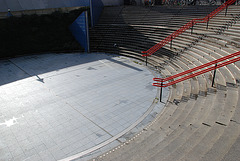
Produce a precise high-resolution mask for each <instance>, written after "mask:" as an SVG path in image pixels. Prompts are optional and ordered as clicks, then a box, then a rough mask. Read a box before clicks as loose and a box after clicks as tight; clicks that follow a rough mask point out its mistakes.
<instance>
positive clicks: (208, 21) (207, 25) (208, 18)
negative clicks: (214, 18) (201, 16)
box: [207, 16, 209, 29]
mask: <svg viewBox="0 0 240 161" xmlns="http://www.w3.org/2000/svg"><path fill="white" fill-rule="evenodd" d="M208 24H209V16H208V20H207V29H208Z"/></svg>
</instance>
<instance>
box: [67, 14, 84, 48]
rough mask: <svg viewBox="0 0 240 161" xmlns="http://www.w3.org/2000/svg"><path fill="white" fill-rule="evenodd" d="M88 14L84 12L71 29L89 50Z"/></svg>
mask: <svg viewBox="0 0 240 161" xmlns="http://www.w3.org/2000/svg"><path fill="white" fill-rule="evenodd" d="M87 25H88V24H87V22H86V12H83V13H82V14H81V15H80V16H79V17H78V18H77V19H76V20H75V21H74V22H73V23H72V24H71V25H70V27H69V29H70V31H71V32H72V34H73V36H74V37H75V39H76V40H77V41H78V42H79V43H80V45H81V46H82V47H84V49H85V52H87V50H88V39H87Z"/></svg>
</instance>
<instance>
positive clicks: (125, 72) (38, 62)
mask: <svg viewBox="0 0 240 161" xmlns="http://www.w3.org/2000/svg"><path fill="white" fill-rule="evenodd" d="M152 78H153V74H152V73H151V71H149V70H148V69H147V68H146V67H145V66H144V65H141V63H140V62H138V61H137V60H134V59H130V58H126V57H122V56H116V55H107V54H79V53H77V54H58V55H57V54H45V55H33V56H25V57H19V58H13V59H8V60H0V102H1V104H0V160H16V161H17V160H18V161H19V160H29V161H30V160H31V161H34V160H40V161H41V160H42V161H46V160H50V161H51V160H53V161H54V160H60V159H64V158H67V157H70V156H72V155H75V154H79V153H81V152H83V151H86V150H88V149H90V148H93V147H95V146H96V145H100V144H101V143H104V142H106V141H107V140H109V139H111V138H113V137H114V136H116V135H118V134H119V133H121V132H122V131H124V130H126V129H127V128H129V127H130V126H131V125H132V124H134V123H135V122H136V121H137V120H138V119H139V118H140V117H141V116H143V115H144V114H145V113H146V112H147V111H148V109H149V107H152V104H153V102H154V101H156V99H155V98H156V97H157V88H155V87H153V86H152V85H151V84H152ZM167 90H168V89H164V94H165V95H164V100H165V101H166V100H167V97H168V91H167ZM163 106H164V104H161V105H157V106H156V107H158V112H160V110H161V109H162V108H163ZM135 130H136V129H135ZM123 141H125V140H124V137H121V138H118V139H117V140H115V141H113V142H111V144H109V145H108V146H106V147H104V148H105V149H104V148H103V149H101V150H102V151H99V152H98V153H97V152H95V153H96V155H98V154H100V153H102V152H104V151H106V150H108V149H111V148H113V147H115V146H117V145H118V144H120V143H121V142H123ZM88 159H89V158H88ZM80 160H86V158H85V159H84V158H83V159H80Z"/></svg>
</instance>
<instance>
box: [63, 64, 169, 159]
mask: <svg viewBox="0 0 240 161" xmlns="http://www.w3.org/2000/svg"><path fill="white" fill-rule="evenodd" d="M147 69H148V70H149V71H150V72H152V74H153V76H154V77H155V76H156V73H155V72H154V70H153V69H150V68H149V67H147ZM169 91H170V92H169V94H168V99H167V100H169V97H170V94H171V90H169ZM159 92H160V89H159V88H158V89H157V94H156V96H155V98H156V97H158V95H159ZM155 98H154V99H153V102H152V104H151V106H150V107H149V108H148V110H147V111H146V112H145V113H144V114H143V115H142V116H141V117H140V118H139V119H138V120H137V121H135V122H134V123H133V124H132V125H131V126H129V127H128V128H126V129H125V130H123V131H122V132H121V133H119V134H117V135H115V136H113V137H112V138H110V139H108V140H106V141H104V142H102V143H100V144H99V145H96V146H94V147H92V148H90V149H87V150H85V151H82V152H80V153H78V154H75V155H72V156H70V157H67V158H64V159H60V160H59V161H72V160H75V159H79V158H82V157H84V156H86V155H87V154H89V153H92V152H94V151H96V150H99V149H101V148H103V147H104V146H106V145H108V144H110V143H112V142H114V141H116V140H117V139H119V138H121V137H122V136H124V135H125V134H126V133H127V132H129V131H131V130H132V129H134V128H135V127H136V126H137V125H138V124H139V123H141V122H142V121H143V120H144V119H145V118H146V117H147V116H148V115H149V114H150V113H151V112H152V111H153V109H154V108H155V106H156V105H157V103H158V102H156V99H155ZM168 103H169V102H168V101H167V103H166V105H167V104H168ZM166 105H165V106H164V107H163V109H162V110H161V112H160V113H159V114H158V115H157V116H156V118H154V119H153V120H152V121H154V120H155V119H157V118H158V116H161V115H162V113H163V111H164V108H165V107H166Z"/></svg>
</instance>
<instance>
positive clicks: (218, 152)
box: [201, 89, 240, 161]
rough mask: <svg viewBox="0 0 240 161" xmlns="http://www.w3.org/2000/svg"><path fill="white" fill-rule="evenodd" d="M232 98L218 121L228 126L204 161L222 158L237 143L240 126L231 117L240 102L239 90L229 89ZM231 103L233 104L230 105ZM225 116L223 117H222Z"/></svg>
mask: <svg viewBox="0 0 240 161" xmlns="http://www.w3.org/2000/svg"><path fill="white" fill-rule="evenodd" d="M229 91H230V92H231V94H230V92H229V94H230V96H229V97H230V98H231V99H228V100H227V102H226V105H227V106H225V109H224V111H223V112H222V114H221V115H220V118H218V121H217V122H220V123H222V124H224V125H226V126H227V127H226V128H225V130H224V132H223V134H222V136H221V137H220V138H219V139H218V140H217V142H216V143H215V144H214V145H213V147H212V148H211V149H210V150H209V151H208V152H207V153H206V154H205V155H204V157H203V158H202V159H201V160H202V161H207V160H209V159H211V158H214V160H216V161H217V160H221V159H222V158H223V157H224V155H225V154H226V153H227V152H228V151H229V149H230V148H231V146H232V145H233V144H234V143H235V141H236V139H237V138H238V136H239V135H240V126H239V125H238V124H236V123H234V122H232V121H230V120H231V118H232V116H233V115H234V114H235V110H236V108H237V104H238V103H239V102H240V99H239V90H237V89H229ZM230 105H231V106H230ZM222 117H223V118H222Z"/></svg>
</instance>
